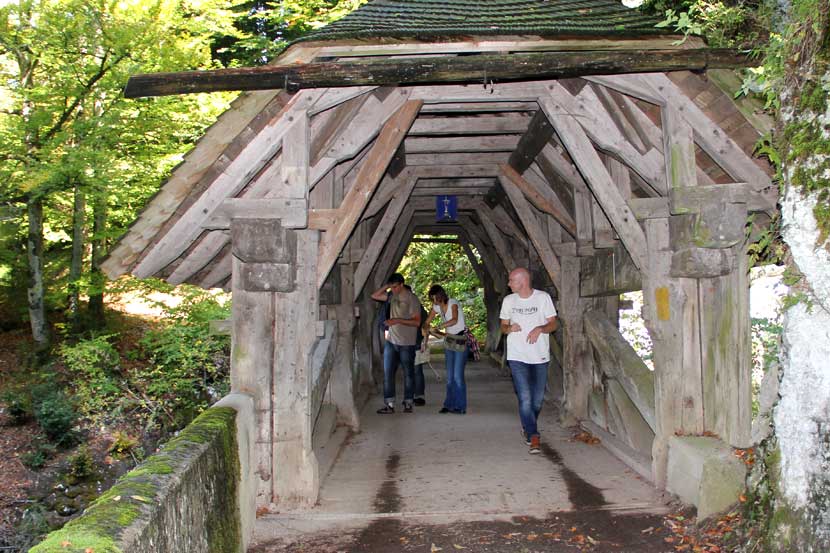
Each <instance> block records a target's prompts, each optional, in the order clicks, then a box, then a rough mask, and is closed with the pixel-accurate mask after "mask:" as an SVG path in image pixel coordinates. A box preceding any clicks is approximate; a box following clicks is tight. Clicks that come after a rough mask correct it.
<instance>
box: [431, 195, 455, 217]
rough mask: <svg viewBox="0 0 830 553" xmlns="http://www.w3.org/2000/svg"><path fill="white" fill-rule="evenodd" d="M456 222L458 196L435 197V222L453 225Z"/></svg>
mask: <svg viewBox="0 0 830 553" xmlns="http://www.w3.org/2000/svg"><path fill="white" fill-rule="evenodd" d="M457 220H458V196H435V221H436V222H438V223H454V222H456V221H457Z"/></svg>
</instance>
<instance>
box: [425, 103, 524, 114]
mask: <svg viewBox="0 0 830 553" xmlns="http://www.w3.org/2000/svg"><path fill="white" fill-rule="evenodd" d="M537 109H539V106H538V105H537V104H536V102H535V101H533V102H442V103H440V104H424V107H423V108H421V113H422V114H439V113H503V112H533V111H536V110H537Z"/></svg>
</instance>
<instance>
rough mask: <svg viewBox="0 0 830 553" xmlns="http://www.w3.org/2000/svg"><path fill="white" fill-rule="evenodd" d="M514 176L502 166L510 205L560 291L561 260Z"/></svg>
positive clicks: (509, 169) (505, 166)
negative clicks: (554, 251)
mask: <svg viewBox="0 0 830 553" xmlns="http://www.w3.org/2000/svg"><path fill="white" fill-rule="evenodd" d="M514 176H517V173H516V171H515V170H513V169H512V168H511V167H510V166H508V165H503V166H502V175H501V176H499V180H500V181H501V185H502V188H503V189H504V191H505V192H506V193H507V197H508V198H510V203H512V204H513V209H515V210H516V213H517V214H518V215H519V218H520V220H521V222H522V226H524V228H525V230H526V231H527V235H528V237H529V238H530V241H531V242H532V243H533V246H534V248H536V253H537V254H539V258H540V259H541V260H542V264H543V265H544V266H545V270H546V271H547V273H548V276H549V277H550V279H551V281H552V282H553V284H554V286H556V289H557V290H560V289H561V283H562V281H561V277H562V268H561V267H560V265H559V260H558V259H557V258H556V255H555V254H554V253H553V250H552V249H551V247H550V244H549V243H548V240H547V236H545V234H544V233H543V232H542V229H541V227H540V226H539V220H538V219H537V218H536V214H535V213H533V208H532V207H531V205H530V203H529V202H528V201H527V199H526V198H525V196H524V194H522V191H521V189H520V188H519V187H518V186H517V185H516V183H515V181H514V180H513V177H514ZM520 178H521V177H520Z"/></svg>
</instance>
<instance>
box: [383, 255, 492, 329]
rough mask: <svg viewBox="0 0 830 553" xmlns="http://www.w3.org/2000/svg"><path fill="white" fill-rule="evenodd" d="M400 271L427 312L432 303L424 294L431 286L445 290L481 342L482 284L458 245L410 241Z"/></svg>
mask: <svg viewBox="0 0 830 553" xmlns="http://www.w3.org/2000/svg"><path fill="white" fill-rule="evenodd" d="M399 270H400V271H401V272H402V273H403V274H404V275H405V277H406V281H407V283H408V284H409V285H410V286H412V291H413V292H415V294H416V295H417V296H418V298H420V300H421V303H422V304H423V305H424V307H425V308H426V309H429V308H430V306H431V304H430V301H429V298H428V297H427V291H428V290H429V288H430V286H432V285H433V284H440V285H441V286H443V287H444V289H445V290H446V291H447V294H449V296H450V297H452V298H455V299H457V300H458V301H459V302H461V304H462V306H463V309H464V316H465V319H466V322H467V327H468V328H469V329H470V330H471V331H472V332H473V334H475V336H476V338H477V339H478V340H479V341H481V342H482V343H483V342H484V338H485V336H486V334H487V309H486V308H485V306H484V297H483V294H484V293H483V291H482V289H481V287H482V284H481V283H480V282H479V280H478V276H477V275H476V272H475V270H473V267H472V265H470V260H469V259H468V258H467V255H466V253H465V252H464V249H463V248H462V247H461V246H460V245H459V244H453V243H436V242H412V243H411V244H410V245H409V247H408V248H407V250H406V254H405V255H404V258H403V260H402V261H401V264H400V267H399Z"/></svg>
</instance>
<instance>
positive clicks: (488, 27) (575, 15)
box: [298, 0, 665, 42]
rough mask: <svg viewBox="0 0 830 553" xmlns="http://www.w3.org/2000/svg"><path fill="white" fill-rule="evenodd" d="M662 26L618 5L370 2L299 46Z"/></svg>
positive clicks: (613, 32)
mask: <svg viewBox="0 0 830 553" xmlns="http://www.w3.org/2000/svg"><path fill="white" fill-rule="evenodd" d="M658 22H659V19H656V18H654V17H652V16H649V15H646V14H644V13H642V12H641V11H640V10H638V9H631V8H626V7H625V6H623V5H622V3H621V2H620V0H370V1H369V3H367V4H364V5H363V6H361V7H360V8H358V9H357V10H355V11H353V12H351V13H350V14H348V15H346V16H345V17H343V18H342V19H339V20H338V21H335V22H333V23H330V24H328V25H326V26H325V27H323V28H321V29H319V30H317V31H314V32H312V33H309V34H308V35H306V36H304V37H302V38H301V39H300V40H299V41H310V40H316V41H319V40H342V39H353V38H361V39H368V38H375V39H382V38H418V39H437V38H442V37H459V36H469V35H478V36H481V35H487V36H493V35H534V36H547V37H550V36H574V35H582V36H585V35H592V36H614V37H624V36H637V35H643V34H665V31H664V30H661V29H658V28H655V27H654V25H655V24H657V23H658ZM299 41H298V42H299Z"/></svg>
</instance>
